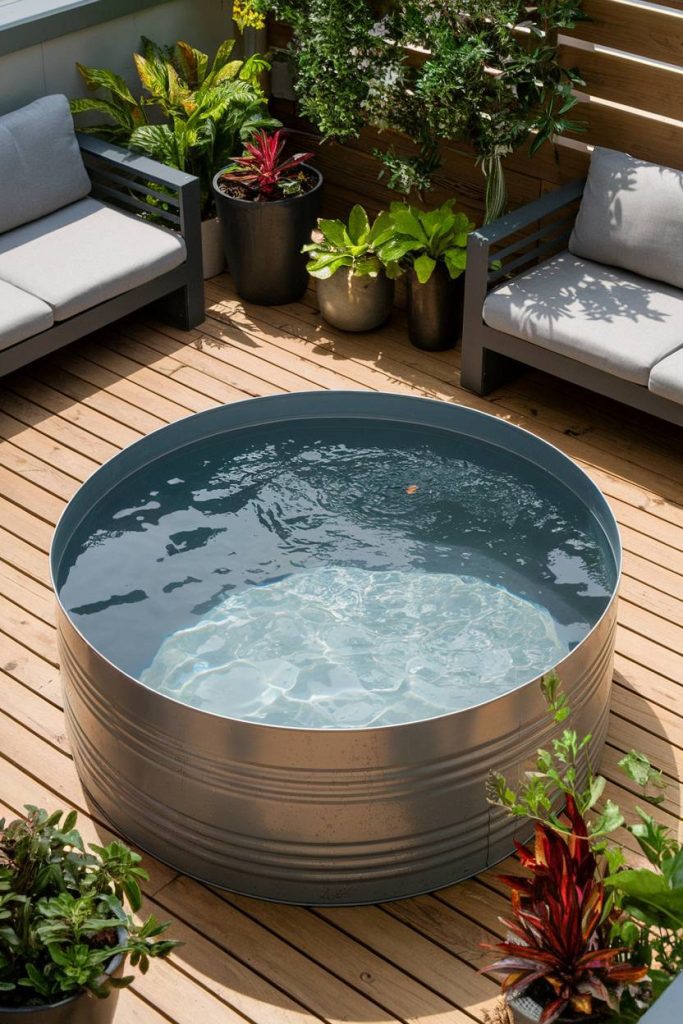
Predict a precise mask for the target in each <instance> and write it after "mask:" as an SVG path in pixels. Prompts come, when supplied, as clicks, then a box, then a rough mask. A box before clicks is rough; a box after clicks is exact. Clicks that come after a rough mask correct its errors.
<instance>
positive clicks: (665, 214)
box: [568, 146, 683, 288]
mask: <svg viewBox="0 0 683 1024" xmlns="http://www.w3.org/2000/svg"><path fill="white" fill-rule="evenodd" d="M682 234H683V171H677V170H674V168H672V167H662V166H660V165H659V164H650V163H648V162H647V161H646V160H637V159H636V158H635V157H632V156H628V155H627V154H626V153H619V152H617V151H616V150H614V149H602V148H601V147H600V146H596V147H595V149H594V150H593V155H592V156H591V165H590V170H589V171H588V179H587V181H586V187H585V189H584V193H583V196H582V198H581V206H580V208H579V212H578V215H577V218H576V222H575V224H574V230H573V231H572V235H571V238H570V239H569V246H568V248H569V251H570V252H573V253H574V255H575V256H580V257H582V258H583V259H586V260H595V262H596V263H607V264H608V265H609V266H611V267H622V268H623V269H624V270H630V271H631V272H632V273H634V274H642V275H643V277H651V278H654V279H655V280H656V281H663V282H664V283H665V284H672V285H674V287H675V288H683V248H681V235H682Z"/></svg>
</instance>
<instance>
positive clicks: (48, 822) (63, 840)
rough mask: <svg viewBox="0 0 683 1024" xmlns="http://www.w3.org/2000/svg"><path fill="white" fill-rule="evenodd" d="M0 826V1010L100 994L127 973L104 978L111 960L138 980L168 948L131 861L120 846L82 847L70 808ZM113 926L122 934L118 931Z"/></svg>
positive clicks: (31, 812) (33, 812)
mask: <svg viewBox="0 0 683 1024" xmlns="http://www.w3.org/2000/svg"><path fill="white" fill-rule="evenodd" d="M26 810H27V811H28V817H27V818H26V819H17V820H16V821H10V822H8V823H5V820H4V819H2V820H0V1006H2V1007H23V1006H37V1005H41V1004H45V1003H51V1002H56V1001H58V1000H60V999H64V998H66V997H68V996H71V995H75V994H77V993H79V992H81V991H83V990H86V989H87V990H88V991H90V992H92V993H93V994H94V995H95V996H99V997H104V996H107V995H108V994H109V992H110V991H111V989H112V988H122V987H125V986H126V985H129V984H130V983H131V982H132V981H133V977H132V976H127V977H123V978H112V977H110V976H109V975H108V974H106V973H105V971H106V968H107V966H108V964H109V963H110V962H111V960H112V958H114V957H116V956H118V955H121V956H122V957H123V958H124V959H126V958H127V959H129V961H130V964H131V966H132V967H138V968H139V969H140V971H141V972H142V973H143V974H144V973H145V972H146V971H147V969H148V967H149V961H150V959H151V958H153V957H165V956H167V955H168V954H169V953H170V952H171V950H172V949H173V948H174V946H176V945H177V943H176V942H174V941H173V940H170V939H161V938H160V937H159V936H160V935H161V934H162V933H163V932H164V931H165V930H166V928H167V927H168V926H167V925H166V924H162V923H160V922H159V921H157V920H156V919H155V918H154V917H152V916H150V917H148V918H147V920H146V921H144V922H143V923H142V924H137V923H136V922H135V921H134V920H133V918H132V917H131V916H130V914H129V913H127V912H126V910H125V909H124V907H125V905H126V904H127V905H128V906H129V907H130V910H131V911H132V912H134V913H135V912H137V911H139V910H140V906H141V903H142V897H141V893H140V882H141V881H143V880H145V879H146V878H147V873H146V872H145V871H144V869H143V868H142V867H140V860H141V858H140V856H139V855H138V854H137V853H134V852H133V851H132V850H130V849H129V848H128V847H127V846H125V845H124V844H123V843H119V842H117V841H113V842H111V843H109V844H108V845H107V846H96V845H94V844H91V845H90V846H89V847H88V849H86V848H85V845H84V843H83V840H82V838H81V836H80V833H79V832H77V831H76V822H77V815H76V812H75V811H71V812H70V813H69V814H67V815H66V817H64V814H63V812H62V811H55V812H54V813H53V814H48V813H47V811H44V810H40V809H38V808H37V807H32V806H27V808H26ZM121 929H123V931H121Z"/></svg>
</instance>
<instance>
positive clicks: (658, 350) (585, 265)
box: [484, 252, 683, 386]
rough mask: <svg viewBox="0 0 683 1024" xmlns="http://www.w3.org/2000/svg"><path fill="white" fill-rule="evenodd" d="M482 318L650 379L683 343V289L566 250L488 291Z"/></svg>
mask: <svg viewBox="0 0 683 1024" xmlns="http://www.w3.org/2000/svg"><path fill="white" fill-rule="evenodd" d="M484 321H485V322H486V323H487V324H488V325H489V327H493V328H494V329H495V330H497V331H502V332H503V333H504V334H512V335H514V336H515V337H516V338H524V339H525V340H527V341H531V342H533V343H534V344H535V345H539V346H541V347H542V348H546V349H550V350H551V351H553V352H558V353H561V354H562V355H564V356H569V358H571V359H576V360H578V361H579V362H581V363H585V364H586V365H587V366H594V367H596V368H597V369H598V370H605V371H607V372H608V373H612V374H614V375H615V376H616V377H622V378H623V379H624V380H629V381H633V382H634V383H635V384H643V385H644V386H647V383H648V379H649V377H650V370H651V369H652V367H653V366H654V365H655V363H658V362H659V360H660V359H663V358H664V356H666V355H668V354H669V353H670V352H674V351H675V350H676V349H677V348H681V347H683V291H679V289H677V288H672V287H670V286H669V285H663V284H656V283H655V282H654V281H650V280H649V279H647V278H644V277H639V276H637V275H636V274H630V273H628V272H627V271H625V270H614V269H612V268H611V267H606V266H604V265H603V264H599V263H591V262H589V261H588V260H582V259H579V258H578V257H576V256H572V255H571V253H569V252H563V253H560V254H559V255H558V256H554V257H553V258H552V259H550V260H547V261H546V262H545V263H541V264H539V266H537V267H534V268H533V270H530V271H528V272H527V273H526V274H521V275H520V276H519V277H517V278H515V279H514V280H512V281H509V282H507V283H506V284H503V285H500V286H499V287H498V288H496V289H494V290H493V291H492V292H490V294H489V295H488V296H487V298H486V302H485V303H484Z"/></svg>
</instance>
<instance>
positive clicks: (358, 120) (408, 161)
mask: <svg viewBox="0 0 683 1024" xmlns="http://www.w3.org/2000/svg"><path fill="white" fill-rule="evenodd" d="M248 3H249V7H250V10H251V11H253V12H254V13H255V14H259V13H260V14H263V15H265V14H267V13H270V14H272V15H273V16H275V17H276V18H278V19H279V20H281V21H283V22H285V23H287V24H288V25H290V26H291V28H292V30H293V38H292V42H291V46H290V51H291V56H292V59H293V63H294V69H295V89H296V92H297V97H298V100H299V105H300V110H301V113H302V115H303V116H304V117H306V118H307V119H309V120H310V121H312V122H313V123H314V124H315V125H316V126H317V128H318V129H319V130H320V132H321V133H322V135H323V137H325V138H335V139H338V140H344V139H348V138H352V137H355V136H357V135H358V133H359V132H360V129H361V128H362V127H363V126H366V125H367V126H370V127H372V128H375V129H377V130H379V131H380V132H382V131H395V132H399V133H402V134H404V135H407V136H408V137H409V138H410V139H411V140H412V142H413V143H414V145H415V149H414V150H413V151H403V152H398V151H397V150H396V148H394V147H392V146H389V147H385V148H384V149H381V150H377V151H376V155H377V156H378V157H379V158H380V159H381V160H382V161H383V163H384V165H385V170H384V173H385V174H386V176H387V180H388V184H389V186H390V187H391V188H393V189H395V190H396V191H398V192H402V193H409V192H411V191H413V190H417V191H422V190H424V189H427V188H429V187H430V185H431V182H432V177H433V175H434V173H435V171H436V169H437V168H438V166H439V164H440V162H441V151H442V146H443V144H444V142H453V141H454V140H459V141H461V142H464V143H466V144H467V145H468V146H469V147H471V149H472V150H473V151H474V153H475V155H476V159H477V162H478V163H479V165H480V167H481V169H482V171H483V173H484V175H485V177H486V212H487V220H491V219H493V218H494V217H496V216H498V215H499V214H500V213H501V212H502V211H503V209H504V208H505V205H506V190H505V178H504V173H503V166H502V160H503V158H504V157H505V156H507V155H508V154H510V153H512V152H514V151H515V150H517V149H519V148H520V147H521V146H523V145H525V144H526V143H527V140H530V148H531V152H532V154H533V153H535V152H536V151H537V150H538V149H539V148H540V147H541V146H542V145H543V144H544V143H546V142H548V141H549V140H552V138H553V136H555V135H558V134H560V133H562V132H565V131H578V130H580V129H581V127H582V126H581V125H580V124H578V123H576V122H574V121H572V120H570V119H569V118H568V117H567V115H568V113H569V111H570V110H571V109H572V107H573V106H574V105H575V103H576V100H575V98H574V96H573V94H572V90H573V88H574V86H576V85H580V84H582V81H581V79H580V77H579V75H578V72H577V71H576V70H575V69H568V68H564V67H563V66H562V64H561V63H560V55H559V50H558V44H557V34H558V31H561V30H562V29H566V28H569V27H571V26H573V25H574V24H575V23H576V22H577V21H578V20H580V19H581V10H580V3H581V0H538V2H537V3H534V4H533V6H532V5H531V4H530V3H529V2H528V0H248Z"/></svg>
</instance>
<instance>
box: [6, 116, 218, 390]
mask: <svg viewBox="0 0 683 1024" xmlns="http://www.w3.org/2000/svg"><path fill="white" fill-rule="evenodd" d="M77 137H78V144H79V146H80V148H81V155H82V157H83V161H84V163H85V166H86V169H87V171H88V174H89V176H90V180H91V181H92V193H91V195H92V196H94V197H95V198H96V199H100V200H102V201H103V202H106V203H108V204H109V205H110V206H117V207H119V208H120V209H121V210H123V211H125V212H126V213H139V212H144V213H147V214H149V213H152V212H153V213H154V216H155V220H157V221H158V222H159V223H160V224H162V225H163V226H164V227H167V228H171V229H173V230H175V231H178V232H179V233H180V234H181V235H182V237H183V239H184V241H185V247H186V250H187V258H186V260H185V262H184V263H182V264H181V265H180V266H179V267H175V268H174V269H173V270H171V271H168V272H167V273H165V274H162V275H160V276H159V277H156V278H154V279H153V280H151V281H148V282H147V283H146V284H143V285H138V286H137V287H136V288H131V289H130V290H129V291H127V292H124V293H123V294H122V295H117V296H115V297H114V298H113V299H108V300H107V301H106V302H101V303H99V304H98V305H96V306H92V307H91V308H90V309H86V310H85V311H84V312H83V313H78V314H77V315H76V316H73V317H70V318H69V319H68V320H62V321H60V322H59V323H56V324H55V325H54V326H53V327H50V328H49V329H48V330H46V331H42V332H41V333H39V334H35V335H33V336H32V337H30V338H25V339H24V340H23V341H19V342H17V343H16V344H15V345H12V346H10V347H9V348H6V349H2V350H0V376H3V375H4V374H6V373H11V372H12V371H13V370H16V369H19V368H20V367H21V366H25V365H26V364H27V363H30V362H33V361H34V360H35V359H40V358H41V356H45V355H48V354H49V353H50V352H54V351H56V349H59V348H61V347H62V346H63V345H68V344H69V343H70V342H72V341H76V340H77V339H78V338H82V337H83V336H84V335H86V334H89V333H90V332H91V331H95V330H97V329H98V328H99V327H104V326H106V325H107V324H110V323H112V322H113V321H114V320H118V319H119V318H120V317H122V316H125V315H126V314H128V313H131V312H133V311H134V310H136V309H140V307H142V306H146V305H148V303H151V302H159V300H163V302H159V310H158V312H159V315H160V317H161V318H163V319H164V320H166V321H167V322H169V323H172V324H174V325H175V326H178V327H182V328H184V329H185V330H190V329H191V328H192V327H196V326H197V325H198V324H200V323H201V322H202V320H203V319H204V280H203V274H202V242H201V220H200V209H199V181H198V179H197V178H195V177H193V176H192V175H191V174H185V173H183V172H182V171H176V170H174V169H173V168H172V167H166V166H165V165H164V164H161V163H158V162H157V161H156V160H150V159H149V158H148V157H145V156H138V155H136V154H134V153H130V152H129V151H128V150H125V149H121V147H120V146H114V145H112V144H111V143H108V142H103V141H102V140H101V139H96V138H94V137H93V136H92V135H86V134H83V133H81V132H79V133H77ZM150 196H151V197H152V198H153V199H154V200H155V201H156V202H158V205H155V206H154V207H153V208H152V207H151V206H150V205H149V202H146V201H145V199H146V197H147V198H148V197H150Z"/></svg>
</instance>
